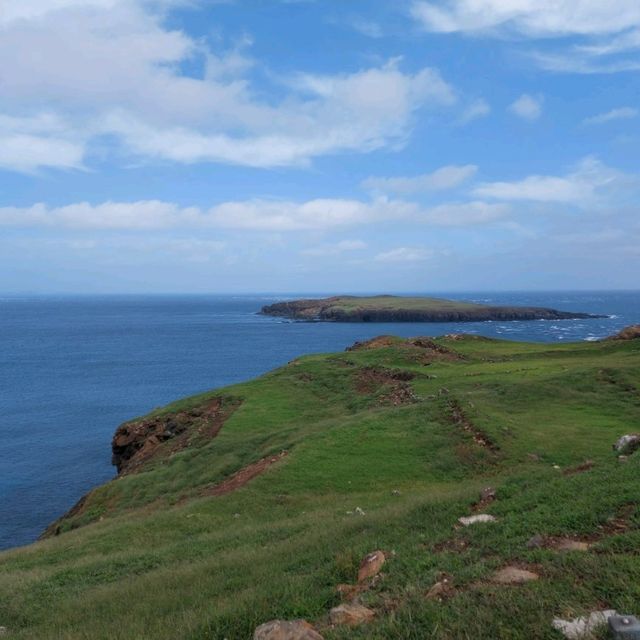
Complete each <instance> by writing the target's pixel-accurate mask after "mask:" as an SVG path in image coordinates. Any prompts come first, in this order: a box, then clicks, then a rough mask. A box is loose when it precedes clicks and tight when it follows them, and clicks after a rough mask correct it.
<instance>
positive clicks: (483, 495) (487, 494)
mask: <svg viewBox="0 0 640 640" xmlns="http://www.w3.org/2000/svg"><path fill="white" fill-rule="evenodd" d="M495 497H496V490H495V489H494V488H493V487H485V488H484V489H483V490H482V491H481V492H480V500H482V501H483V502H488V501H489V500H495Z"/></svg>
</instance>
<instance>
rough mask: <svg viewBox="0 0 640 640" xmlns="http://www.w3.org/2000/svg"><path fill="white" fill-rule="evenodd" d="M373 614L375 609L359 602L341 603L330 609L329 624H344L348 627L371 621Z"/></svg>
mask: <svg viewBox="0 0 640 640" xmlns="http://www.w3.org/2000/svg"><path fill="white" fill-rule="evenodd" d="M375 615H376V614H375V611H372V610H371V609H368V608H367V607H365V606H363V605H361V604H355V603H354V604H341V605H339V606H337V607H334V608H333V609H331V611H330V612H329V619H330V620H331V624H344V625H347V626H348V627H355V626H357V625H360V624H364V623H365V622H371V620H373V617H374V616H375Z"/></svg>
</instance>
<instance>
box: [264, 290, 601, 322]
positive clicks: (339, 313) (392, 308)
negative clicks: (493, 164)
mask: <svg viewBox="0 0 640 640" xmlns="http://www.w3.org/2000/svg"><path fill="white" fill-rule="evenodd" d="M261 313H263V314H264V315H270V316H280V317H285V318H292V319H295V320H329V321H333V322H465V321H476V322H478V321H486V320H565V319H570V318H595V317H598V316H592V315H590V314H588V313H576V312H571V311H557V310H556V309H547V308H544V307H495V306H488V305H483V304H475V303H471V302H460V301H458V300H444V299H442V298H425V297H413V298H410V297H403V296H370V297H361V296H334V297H332V298H322V299H309V300H289V301H286V302H278V303H276V304H271V305H267V306H265V307H263V308H262V310H261Z"/></svg>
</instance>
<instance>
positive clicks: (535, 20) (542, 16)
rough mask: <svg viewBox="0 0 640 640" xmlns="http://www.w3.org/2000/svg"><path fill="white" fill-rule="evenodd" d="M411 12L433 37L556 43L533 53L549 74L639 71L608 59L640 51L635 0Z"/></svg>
mask: <svg viewBox="0 0 640 640" xmlns="http://www.w3.org/2000/svg"><path fill="white" fill-rule="evenodd" d="M411 12H412V15H413V17H414V18H415V19H416V20H417V21H418V22H419V23H420V25H421V26H422V27H423V28H424V29H425V30H426V31H430V32H439V33H472V34H475V35H484V36H487V37H500V38H504V37H507V38H510V37H512V36H513V35H516V36H518V37H520V38H527V39H537V40H542V39H546V40H555V41H556V42H557V44H555V45H554V46H555V49H556V50H555V51H552V52H549V51H544V52H540V51H536V52H533V53H532V54H531V55H532V58H533V59H534V60H535V61H537V63H538V64H539V65H540V66H542V67H543V68H546V69H549V70H554V71H569V72H577V73H596V72H617V71H624V70H632V69H638V68H640V61H638V60H637V59H636V58H631V59H629V58H627V59H613V60H612V59H610V57H611V56H616V55H619V54H625V53H628V52H632V51H635V50H637V49H638V48H639V46H640V3H638V2H637V0H610V1H609V2H603V1H602V0H574V1H558V0H444V1H443V2H438V3H436V2H432V1H424V0H415V1H414V2H413V5H412V10H411ZM567 38H572V41H570V42H567ZM576 41H577V42H576Z"/></svg>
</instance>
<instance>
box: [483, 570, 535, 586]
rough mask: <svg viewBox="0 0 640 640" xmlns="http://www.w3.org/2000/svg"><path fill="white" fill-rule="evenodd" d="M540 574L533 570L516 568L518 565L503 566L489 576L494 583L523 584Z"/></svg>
mask: <svg viewBox="0 0 640 640" xmlns="http://www.w3.org/2000/svg"><path fill="white" fill-rule="evenodd" d="M539 577H540V576H538V574H537V573H533V571H526V570H525V569H518V567H504V569H499V570H498V571H496V572H495V573H494V574H493V575H492V576H491V582H495V583H496V584H524V583H525V582H531V581H532V580H537V579H538V578H539Z"/></svg>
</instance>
